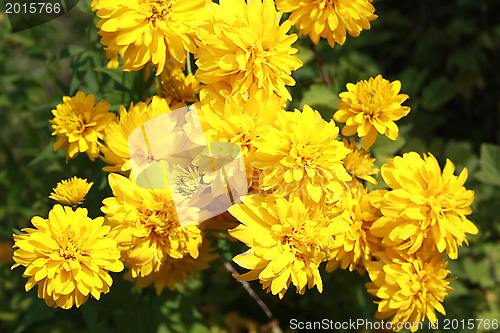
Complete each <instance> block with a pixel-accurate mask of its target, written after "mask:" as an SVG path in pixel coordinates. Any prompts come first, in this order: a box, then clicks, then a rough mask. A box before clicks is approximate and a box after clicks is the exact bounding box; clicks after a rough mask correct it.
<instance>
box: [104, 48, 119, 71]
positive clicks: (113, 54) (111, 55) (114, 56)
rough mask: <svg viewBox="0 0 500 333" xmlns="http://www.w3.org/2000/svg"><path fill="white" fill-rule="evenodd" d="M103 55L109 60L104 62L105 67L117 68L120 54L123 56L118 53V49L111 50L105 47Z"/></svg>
mask: <svg viewBox="0 0 500 333" xmlns="http://www.w3.org/2000/svg"><path fill="white" fill-rule="evenodd" d="M104 56H105V57H106V59H108V60H109V61H108V63H107V64H106V67H107V68H109V69H118V67H120V56H121V57H122V58H123V54H119V52H118V51H111V50H109V49H107V50H106V54H105V55H104Z"/></svg>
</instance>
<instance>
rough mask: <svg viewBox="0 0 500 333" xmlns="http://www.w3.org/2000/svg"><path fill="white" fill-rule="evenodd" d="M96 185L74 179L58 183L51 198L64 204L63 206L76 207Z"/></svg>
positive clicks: (85, 180)
mask: <svg viewBox="0 0 500 333" xmlns="http://www.w3.org/2000/svg"><path fill="white" fill-rule="evenodd" d="M93 184H94V183H92V182H91V183H87V179H81V178H78V177H76V176H75V177H73V178H70V179H65V180H62V181H60V182H59V183H57V186H56V188H54V189H53V190H54V192H52V193H50V196H49V198H50V199H53V200H56V201H58V202H59V203H62V204H63V205H70V206H71V205H76V204H78V203H79V202H80V201H82V200H83V198H85V196H86V195H87V193H89V191H90V188H91V187H92V185H93Z"/></svg>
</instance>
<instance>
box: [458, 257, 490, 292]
mask: <svg viewBox="0 0 500 333" xmlns="http://www.w3.org/2000/svg"><path fill="white" fill-rule="evenodd" d="M462 260H463V266H464V270H465V272H466V273H467V275H468V277H469V280H470V281H471V282H473V283H477V284H479V285H480V286H481V287H492V286H493V285H494V284H495V281H494V280H493V276H492V275H491V265H490V261H489V260H488V258H486V257H483V258H481V259H478V260H473V259H472V258H471V257H465V258H463V259H462Z"/></svg>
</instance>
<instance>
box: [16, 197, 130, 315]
mask: <svg viewBox="0 0 500 333" xmlns="http://www.w3.org/2000/svg"><path fill="white" fill-rule="evenodd" d="M87 214H88V212H87V210H86V209H85V208H77V209H76V211H73V210H72V209H71V208H70V207H63V206H61V205H55V206H54V208H53V209H52V210H51V211H50V212H49V218H48V219H44V218H41V217H39V216H35V217H34V218H33V219H32V220H31V222H32V223H33V226H34V227H35V228H34V229H33V228H25V229H23V230H22V231H25V232H27V234H23V235H14V241H15V244H14V247H17V248H18V249H17V250H16V251H15V252H14V261H15V262H16V263H15V264H14V265H13V266H12V268H15V267H17V266H24V267H26V270H25V271H24V274H23V276H24V277H28V278H29V280H28V282H27V283H26V291H28V290H30V289H31V288H33V287H34V286H35V285H38V297H40V298H43V299H44V300H45V303H47V305H48V306H53V307H58V306H59V307H61V308H63V309H69V308H71V307H72V306H73V305H76V306H77V307H79V306H80V305H82V304H83V303H85V302H86V301H87V299H88V297H89V295H92V296H93V297H94V298H96V299H99V298H100V295H101V293H107V292H108V291H109V287H110V286H111V284H112V283H113V280H112V279H111V276H109V274H108V271H112V272H120V271H122V270H123V263H122V262H121V261H120V260H119V259H120V252H119V250H118V247H117V244H116V241H115V240H113V239H111V238H109V237H106V235H107V234H108V232H109V230H110V227H109V226H103V222H104V218H103V217H97V218H95V219H91V218H89V217H88V216H87Z"/></svg>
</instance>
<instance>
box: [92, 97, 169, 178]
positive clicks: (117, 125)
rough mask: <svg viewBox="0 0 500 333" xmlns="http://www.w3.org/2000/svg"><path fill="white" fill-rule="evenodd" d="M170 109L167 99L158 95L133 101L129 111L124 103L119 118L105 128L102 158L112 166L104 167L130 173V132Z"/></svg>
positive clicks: (108, 169)
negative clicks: (137, 101) (146, 100)
mask: <svg viewBox="0 0 500 333" xmlns="http://www.w3.org/2000/svg"><path fill="white" fill-rule="evenodd" d="M169 111H170V108H169V107H168V104H167V101H166V100H165V99H163V98H160V97H158V96H154V97H153V99H152V100H151V101H150V102H149V103H148V102H139V103H137V104H135V105H134V104H133V103H131V104H130V107H129V110H128V111H127V109H126V108H125V107H124V106H123V105H122V106H121V107H120V117H119V120H118V121H117V122H113V123H111V124H110V125H109V126H107V127H106V130H105V136H104V142H105V144H104V146H103V147H102V148H101V151H102V153H103V156H102V159H103V160H104V162H106V163H108V164H110V166H108V167H104V170H105V171H118V172H121V173H129V172H130V170H131V169H132V166H131V164H130V153H129V144H128V139H129V135H130V133H132V131H133V130H134V129H136V128H137V127H140V126H141V125H142V124H144V123H145V122H146V121H148V120H150V119H152V118H154V117H156V116H159V115H161V114H163V113H166V112H169Z"/></svg>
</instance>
